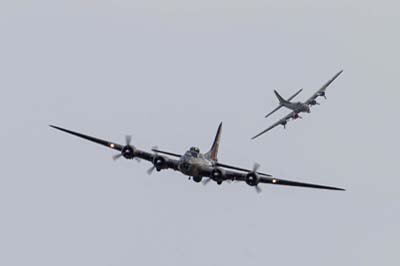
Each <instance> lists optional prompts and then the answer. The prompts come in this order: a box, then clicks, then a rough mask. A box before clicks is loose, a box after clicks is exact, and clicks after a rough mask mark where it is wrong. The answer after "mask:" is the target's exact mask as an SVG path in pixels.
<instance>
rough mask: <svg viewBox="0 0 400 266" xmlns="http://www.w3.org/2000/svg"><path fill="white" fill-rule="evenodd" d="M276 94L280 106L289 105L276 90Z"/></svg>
mask: <svg viewBox="0 0 400 266" xmlns="http://www.w3.org/2000/svg"><path fill="white" fill-rule="evenodd" d="M274 93H275V95H276V97H277V98H278V100H279V104H280V105H283V104H284V103H288V101H286V100H285V99H283V97H282V96H281V95H279V93H278V92H277V91H276V90H274Z"/></svg>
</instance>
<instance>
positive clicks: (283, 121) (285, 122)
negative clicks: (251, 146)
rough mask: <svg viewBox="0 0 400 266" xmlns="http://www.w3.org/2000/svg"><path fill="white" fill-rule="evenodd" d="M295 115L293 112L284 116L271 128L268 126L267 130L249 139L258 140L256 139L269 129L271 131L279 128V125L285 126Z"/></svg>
mask: <svg viewBox="0 0 400 266" xmlns="http://www.w3.org/2000/svg"><path fill="white" fill-rule="evenodd" d="M295 114H296V112H294V111H293V112H291V113H289V114H288V115H287V116H285V117H283V118H282V119H280V120H278V121H277V122H276V123H275V124H273V125H272V126H270V127H269V128H267V129H265V130H263V131H261V132H260V133H258V134H257V135H255V136H254V137H252V138H251V139H255V138H258V137H259V136H261V135H262V134H264V133H266V132H268V131H270V130H271V129H273V128H275V127H277V126H279V125H282V126H286V124H287V122H288V121H289V120H290V119H291V118H293V116H294V115H295Z"/></svg>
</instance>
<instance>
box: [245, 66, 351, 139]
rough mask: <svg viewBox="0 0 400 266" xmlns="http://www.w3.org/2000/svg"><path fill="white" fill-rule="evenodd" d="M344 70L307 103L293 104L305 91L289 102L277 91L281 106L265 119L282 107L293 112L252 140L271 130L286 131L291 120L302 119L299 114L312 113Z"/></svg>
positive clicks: (292, 97) (289, 99)
mask: <svg viewBox="0 0 400 266" xmlns="http://www.w3.org/2000/svg"><path fill="white" fill-rule="evenodd" d="M342 72H343V70H340V71H339V72H338V73H337V74H336V75H335V76H333V78H331V79H330V80H329V81H328V82H327V83H325V84H324V85H323V86H322V87H321V88H320V89H319V90H318V91H317V92H315V93H314V94H313V95H312V96H311V97H310V98H309V99H308V100H306V101H305V102H291V100H292V99H294V97H296V96H297V95H298V94H299V93H300V92H302V91H303V89H301V90H299V91H298V92H296V93H295V94H294V95H292V96H291V97H290V98H288V99H287V100H285V99H284V98H283V97H282V96H281V95H280V94H279V93H278V92H277V91H276V90H274V93H275V95H276V97H277V98H278V100H279V105H278V107H276V108H275V109H274V110H272V111H271V112H270V113H269V114H267V115H266V116H265V118H267V117H269V116H270V115H272V114H273V113H275V112H276V111H278V110H279V109H281V108H282V107H286V108H288V109H290V110H292V112H291V113H289V114H288V115H286V116H285V117H283V118H282V119H280V120H278V122H276V123H275V124H273V125H272V126H270V127H269V128H267V129H265V130H264V131H262V132H260V133H258V134H257V135H255V136H254V137H252V138H251V139H255V138H258V137H259V136H261V135H262V134H264V133H266V132H268V131H270V130H271V129H273V128H275V127H277V126H279V125H282V126H283V128H285V129H286V125H287V122H288V121H289V120H290V119H293V120H295V119H298V118H302V117H301V116H300V115H299V114H300V113H310V112H311V108H310V107H311V106H314V105H319V103H318V102H317V98H318V97H324V98H325V99H326V89H327V88H328V86H329V85H330V84H331V83H332V82H333V81H334V80H335V79H336V78H337V77H339V75H340V74H342Z"/></svg>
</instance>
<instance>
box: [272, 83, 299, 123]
mask: <svg viewBox="0 0 400 266" xmlns="http://www.w3.org/2000/svg"><path fill="white" fill-rule="evenodd" d="M302 91H303V89H300V90H299V91H298V92H296V93H295V94H293V95H292V96H290V97H289V99H287V101H288V102H290V101H291V100H293V99H294V98H295V97H296V96H297V95H299V93H300V92H302ZM282 107H283V105H282V104H279V105H278V107H276V108H275V109H274V110H272V111H271V112H270V113H269V114H267V115H266V116H265V118H267V117H268V116H270V115H272V114H273V113H275V112H276V111H278V110H279V109H281V108H282Z"/></svg>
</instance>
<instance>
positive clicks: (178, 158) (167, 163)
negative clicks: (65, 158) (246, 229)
mask: <svg viewBox="0 0 400 266" xmlns="http://www.w3.org/2000/svg"><path fill="white" fill-rule="evenodd" d="M50 127H52V128H55V129H58V130H61V131H64V132H66V133H69V134H72V135H75V136H77V137H80V138H83V139H86V140H89V141H92V142H95V143H98V144H100V145H103V146H106V147H108V148H111V149H114V150H117V151H118V152H119V153H118V154H116V155H114V156H113V158H114V160H116V159H118V158H120V157H124V158H126V159H137V160H140V159H143V160H146V161H149V162H151V163H152V164H153V166H152V167H151V168H150V169H149V170H148V171H147V173H148V174H151V173H152V172H153V171H154V170H157V171H161V170H163V169H172V170H175V171H179V172H181V173H182V174H184V175H186V176H189V179H190V178H191V177H192V178H193V180H194V181H195V182H201V181H202V180H203V183H204V184H207V183H208V182H209V181H211V180H213V181H215V182H216V183H217V184H219V185H221V184H222V182H224V181H244V182H246V183H247V184H248V185H249V186H252V187H255V189H256V191H257V192H260V191H261V189H260V188H259V186H258V184H259V183H269V184H274V185H285V186H297V187H308V188H318V189H330V190H344V189H342V188H336V187H329V186H322V185H316V184H309V183H302V182H297V181H290V180H284V179H278V178H275V177H273V176H271V175H269V174H265V173H260V172H258V171H257V170H258V168H259V165H258V164H254V167H253V169H252V170H248V169H243V168H239V167H235V166H230V165H226V164H222V163H219V162H218V148H219V143H220V138H221V128H222V123H221V124H220V125H219V127H218V131H217V135H216V136H215V140H214V143H213V145H212V146H211V149H210V151H209V152H207V153H205V154H202V153H200V150H199V149H198V148H196V147H191V148H190V149H189V150H188V151H187V152H185V154H183V155H180V154H176V153H172V152H167V151H161V150H159V149H157V148H153V149H152V152H146V151H143V150H140V149H138V148H136V147H135V146H133V145H131V136H126V139H125V141H126V143H125V145H121V144H117V143H115V142H111V141H107V140H102V139H98V138H95V137H91V136H87V135H84V134H81V133H77V132H74V131H71V130H68V129H64V128H61V127H57V126H53V125H50Z"/></svg>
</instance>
